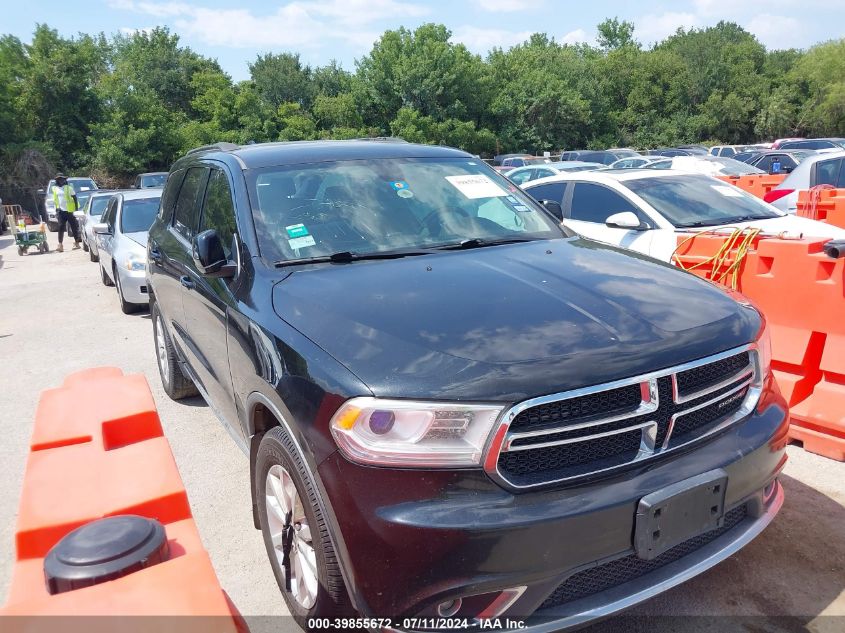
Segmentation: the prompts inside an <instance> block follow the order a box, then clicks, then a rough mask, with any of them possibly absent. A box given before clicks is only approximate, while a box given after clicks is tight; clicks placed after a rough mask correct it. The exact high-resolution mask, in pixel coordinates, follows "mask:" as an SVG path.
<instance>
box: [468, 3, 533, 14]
mask: <svg viewBox="0 0 845 633" xmlns="http://www.w3.org/2000/svg"><path fill="white" fill-rule="evenodd" d="M472 3H473V4H474V5H475V6H477V7H478V8H479V9H481V10H482V11H488V12H490V13H511V12H513V11H526V10H529V9H541V8H542V6H543V4H545V3H544V2H543V1H542V0H534V2H532V3H531V4H530V5H526V3H525V2H522V1H521V0H472Z"/></svg>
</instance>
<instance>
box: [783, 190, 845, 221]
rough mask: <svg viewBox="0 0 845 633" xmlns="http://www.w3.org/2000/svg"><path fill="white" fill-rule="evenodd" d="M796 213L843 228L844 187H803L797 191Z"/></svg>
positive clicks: (844, 214)
mask: <svg viewBox="0 0 845 633" xmlns="http://www.w3.org/2000/svg"><path fill="white" fill-rule="evenodd" d="M795 213H796V215H800V216H801V217H805V218H810V219H811V220H819V221H820V222H827V223H828V224H832V225H834V226H838V227H841V228H845V189H805V190H802V191H799V192H798V209H797V211H796V212H795Z"/></svg>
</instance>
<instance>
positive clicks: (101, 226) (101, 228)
mask: <svg viewBox="0 0 845 633" xmlns="http://www.w3.org/2000/svg"><path fill="white" fill-rule="evenodd" d="M91 228H92V229H94V233H96V234H97V235H111V231H110V230H109V225H108V224H106V223H105V222H98V223H97V224H95V225H94V226H93V227H91Z"/></svg>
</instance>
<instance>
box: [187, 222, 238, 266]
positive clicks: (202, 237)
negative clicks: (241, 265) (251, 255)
mask: <svg viewBox="0 0 845 633" xmlns="http://www.w3.org/2000/svg"><path fill="white" fill-rule="evenodd" d="M191 256H192V257H193V260H194V265H195V266H196V267H197V270H198V271H199V272H200V273H201V274H203V275H205V276H206V277H221V278H222V277H234V276H235V272H236V271H237V266H236V265H235V264H231V263H229V260H228V259H226V253H225V252H224V251H223V242H221V241H220V236H219V235H218V234H217V231H215V230H214V229H208V230H207V231H203V232H202V233H200V234H198V235H197V236H196V237H194V239H193V243H192V244H191Z"/></svg>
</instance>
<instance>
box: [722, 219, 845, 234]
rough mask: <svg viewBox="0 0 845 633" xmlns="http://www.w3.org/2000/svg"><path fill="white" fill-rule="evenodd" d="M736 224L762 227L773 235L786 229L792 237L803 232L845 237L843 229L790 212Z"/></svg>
mask: <svg viewBox="0 0 845 633" xmlns="http://www.w3.org/2000/svg"><path fill="white" fill-rule="evenodd" d="M737 226H740V227H744V226H753V227H755V228H759V229H762V230H763V231H764V232H765V233H771V234H774V235H777V234H779V233H783V232H784V231H786V232H787V233H789V234H790V235H791V236H794V237H797V236H798V235H799V234H803V236H804V237H829V238H830V239H834V240H841V239H845V229H842V228H839V227H838V226H833V225H832V224H827V223H826V222H819V221H818V220H811V219H810V218H802V217H799V216H797V215H791V214H790V215H784V216H781V217H777V218H768V219H766V220H754V221H752V222H744V223H741V224H737Z"/></svg>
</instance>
